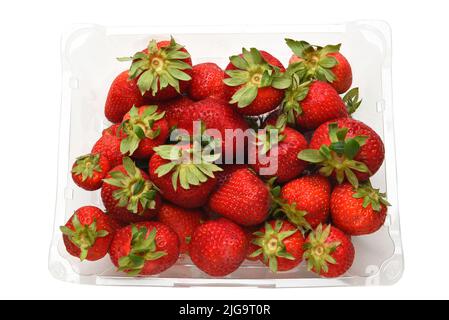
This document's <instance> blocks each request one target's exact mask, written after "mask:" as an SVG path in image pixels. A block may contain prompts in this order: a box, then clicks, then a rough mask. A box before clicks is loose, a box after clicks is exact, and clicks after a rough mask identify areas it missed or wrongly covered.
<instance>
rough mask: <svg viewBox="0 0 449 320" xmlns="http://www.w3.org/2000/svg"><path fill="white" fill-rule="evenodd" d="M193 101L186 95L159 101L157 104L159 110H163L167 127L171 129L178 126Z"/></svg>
mask: <svg viewBox="0 0 449 320" xmlns="http://www.w3.org/2000/svg"><path fill="white" fill-rule="evenodd" d="M193 103H194V101H193V100H191V99H189V98H187V97H184V96H183V97H180V98H176V99H173V100H169V101H162V102H159V104H158V106H159V108H160V110H161V111H163V112H165V119H166V120H167V122H168V127H169V128H170V129H173V128H175V127H178V123H179V121H181V120H182V118H183V117H184V116H186V115H188V111H189V110H191V109H189V108H190V106H191V105H192V104H193Z"/></svg>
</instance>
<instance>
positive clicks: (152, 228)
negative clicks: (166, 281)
mask: <svg viewBox="0 0 449 320" xmlns="http://www.w3.org/2000/svg"><path fill="white" fill-rule="evenodd" d="M178 242H179V240H178V236H177V235H176V233H175V232H174V231H173V230H172V229H171V228H169V227H168V226H166V225H165V224H163V223H160V222H140V223H137V224H133V225H130V226H127V227H125V228H123V229H120V230H118V231H117V232H116V234H115V236H114V239H113V240H112V243H111V248H110V250H109V255H110V257H111V260H112V263H113V264H114V265H115V266H116V267H118V270H119V271H123V272H126V273H127V274H128V275H132V276H137V275H141V276H149V275H155V274H159V273H161V272H163V271H165V270H167V269H168V268H170V267H171V266H172V265H174V264H175V263H176V261H177V260H178V257H179V243H178Z"/></svg>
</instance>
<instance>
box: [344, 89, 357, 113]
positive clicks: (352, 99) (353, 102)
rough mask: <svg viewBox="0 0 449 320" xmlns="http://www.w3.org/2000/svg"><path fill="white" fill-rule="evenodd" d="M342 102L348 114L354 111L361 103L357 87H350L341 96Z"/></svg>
mask: <svg viewBox="0 0 449 320" xmlns="http://www.w3.org/2000/svg"><path fill="white" fill-rule="evenodd" d="M343 102H344V103H345V105H346V110H348V113H349V114H350V115H351V114H353V113H354V112H356V111H357V109H358V108H359V107H360V105H361V104H362V100H361V99H360V98H359V88H352V89H351V90H349V91H348V92H347V93H346V94H345V96H344V97H343Z"/></svg>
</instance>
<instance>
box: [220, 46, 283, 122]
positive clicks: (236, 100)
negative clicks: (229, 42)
mask: <svg viewBox="0 0 449 320" xmlns="http://www.w3.org/2000/svg"><path fill="white" fill-rule="evenodd" d="M230 61H231V62H230V63H229V64H228V66H227V67H226V71H225V73H226V76H225V80H224V83H225V84H226V87H225V92H226V95H227V97H228V99H230V103H231V104H232V105H234V106H235V109H236V110H237V111H238V112H239V113H240V114H243V115H246V116H257V115H261V114H264V113H267V112H269V111H272V110H274V109H276V108H277V107H278V106H279V104H280V103H281V102H282V99H283V98H284V89H286V88H288V87H289V86H290V83H291V82H290V81H289V79H288V78H287V77H284V76H283V72H284V71H285V68H284V66H283V65H282V63H281V62H280V61H279V60H278V59H276V58H275V57H273V56H272V55H270V54H269V53H268V52H265V51H259V50H257V49H255V48H251V49H250V50H249V51H248V50H246V49H243V53H242V54H240V55H236V56H232V57H230Z"/></svg>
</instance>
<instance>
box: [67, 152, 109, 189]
mask: <svg viewBox="0 0 449 320" xmlns="http://www.w3.org/2000/svg"><path fill="white" fill-rule="evenodd" d="M109 169H110V164H109V160H108V158H106V157H105V156H103V155H102V154H99V153H97V154H88V155H85V156H82V157H79V158H77V159H76V161H75V163H74V164H73V167H72V179H73V181H74V182H75V183H76V185H77V186H79V187H80V188H83V189H85V190H89V191H93V190H98V189H100V188H101V186H102V185H103V179H104V177H105V176H106V174H107V173H108V172H109Z"/></svg>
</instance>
